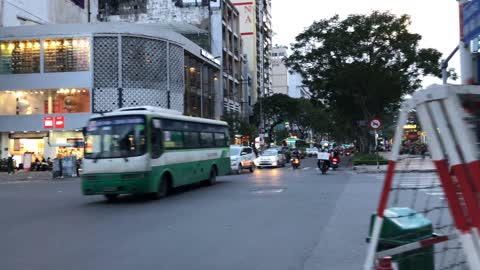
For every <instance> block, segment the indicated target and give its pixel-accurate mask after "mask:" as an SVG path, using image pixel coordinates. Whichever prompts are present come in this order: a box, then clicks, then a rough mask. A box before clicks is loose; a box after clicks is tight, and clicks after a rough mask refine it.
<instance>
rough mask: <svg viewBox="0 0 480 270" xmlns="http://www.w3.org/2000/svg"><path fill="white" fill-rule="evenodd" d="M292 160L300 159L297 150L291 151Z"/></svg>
mask: <svg viewBox="0 0 480 270" xmlns="http://www.w3.org/2000/svg"><path fill="white" fill-rule="evenodd" d="M293 158H298V159H300V152H299V151H298V149H294V150H293V153H292V159H293Z"/></svg>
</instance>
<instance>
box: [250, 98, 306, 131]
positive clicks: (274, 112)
mask: <svg viewBox="0 0 480 270" xmlns="http://www.w3.org/2000/svg"><path fill="white" fill-rule="evenodd" d="M260 106H261V107H262V109H261V110H260ZM298 111H299V110H298V103H297V101H296V100H295V99H294V98H291V97H289V96H287V95H284V94H273V95H271V96H268V97H262V98H260V99H259V100H258V102H257V103H256V104H255V107H254V119H255V122H256V123H257V124H260V119H261V117H263V119H264V121H265V126H266V129H267V130H266V131H267V132H268V138H272V132H273V129H274V127H275V126H276V125H278V124H281V123H283V122H285V121H291V120H294V119H295V118H296V117H297V116H298ZM261 112H262V113H261ZM262 114H263V116H262Z"/></svg>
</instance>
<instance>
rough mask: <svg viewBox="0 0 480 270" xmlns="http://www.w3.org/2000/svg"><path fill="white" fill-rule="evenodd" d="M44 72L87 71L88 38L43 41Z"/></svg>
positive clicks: (88, 56) (88, 57)
mask: <svg viewBox="0 0 480 270" xmlns="http://www.w3.org/2000/svg"><path fill="white" fill-rule="evenodd" d="M43 47H44V51H45V55H44V61H45V68H44V69H45V72H70V71H88V70H89V69H90V42H89V40H88V38H62V39H45V40H44V41H43Z"/></svg>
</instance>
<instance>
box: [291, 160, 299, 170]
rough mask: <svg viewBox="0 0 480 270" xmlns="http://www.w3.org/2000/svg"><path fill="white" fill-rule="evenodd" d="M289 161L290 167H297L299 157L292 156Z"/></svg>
mask: <svg viewBox="0 0 480 270" xmlns="http://www.w3.org/2000/svg"><path fill="white" fill-rule="evenodd" d="M290 162H292V168H293V169H298V168H299V167H300V159H299V158H298V157H293V158H292V159H291V160H290Z"/></svg>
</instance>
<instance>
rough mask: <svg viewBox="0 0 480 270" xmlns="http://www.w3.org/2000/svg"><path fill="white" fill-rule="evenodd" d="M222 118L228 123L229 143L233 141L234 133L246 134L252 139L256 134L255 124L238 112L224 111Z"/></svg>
mask: <svg viewBox="0 0 480 270" xmlns="http://www.w3.org/2000/svg"><path fill="white" fill-rule="evenodd" d="M222 120H223V121H225V122H227V124H228V133H229V134H230V143H234V141H235V137H234V136H235V135H242V136H248V137H250V139H251V140H252V138H255V137H256V135H257V134H258V133H257V128H256V126H255V125H254V124H251V123H249V122H248V121H246V120H245V119H243V118H242V117H241V116H240V115H239V114H238V113H225V114H224V115H223V116H222Z"/></svg>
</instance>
